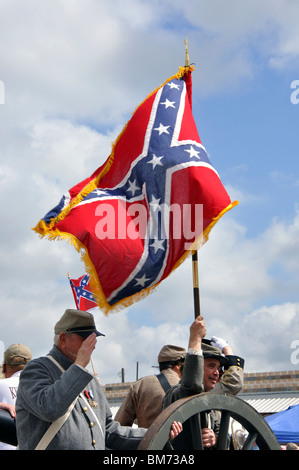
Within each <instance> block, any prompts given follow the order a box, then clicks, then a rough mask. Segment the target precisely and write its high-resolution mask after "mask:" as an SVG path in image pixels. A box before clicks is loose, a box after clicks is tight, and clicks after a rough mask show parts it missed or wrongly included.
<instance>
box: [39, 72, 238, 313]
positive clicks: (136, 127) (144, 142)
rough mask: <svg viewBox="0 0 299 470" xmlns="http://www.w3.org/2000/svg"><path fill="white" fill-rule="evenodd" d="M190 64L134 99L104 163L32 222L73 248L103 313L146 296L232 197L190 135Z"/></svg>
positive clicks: (203, 235) (196, 139)
mask: <svg viewBox="0 0 299 470" xmlns="http://www.w3.org/2000/svg"><path fill="white" fill-rule="evenodd" d="M192 70H193V67H181V68H180V69H179V72H178V73H177V74H176V75H174V76H173V77H171V78H169V79H168V80H166V82H165V83H164V84H163V85H161V86H160V87H159V88H158V89H156V90H155V91H154V92H152V93H151V94H150V95H149V96H148V97H147V98H146V99H145V101H143V102H142V103H141V104H140V105H139V106H138V108H137V109H136V111H135V112H134V114H133V115H132V118H131V119H130V120H129V122H128V123H127V124H126V126H125V127H124V129H123V131H122V132H121V134H120V135H119V137H118V138H117V140H116V142H115V143H114V144H113V146H112V152H111V155H110V156H109V157H108V159H107V160H106V162H105V163H104V164H103V165H102V166H101V167H100V168H98V169H97V170H96V171H95V172H94V173H93V174H92V175H91V176H90V177H89V178H87V179H85V180H84V181H82V182H80V183H79V184H77V185H76V186H74V187H73V188H71V189H70V190H69V191H68V192H67V193H66V194H65V195H64V196H63V197H62V199H61V201H60V203H59V204H58V205H57V206H56V207H55V208H54V209H52V210H51V211H50V212H48V214H47V215H46V216H45V217H44V218H43V219H42V220H41V221H40V222H39V223H38V225H37V226H36V227H35V229H34V230H36V231H37V232H38V233H39V234H40V235H41V236H48V237H49V238H50V239H53V238H65V239H68V240H69V241H71V242H72V243H73V244H74V246H75V247H76V249H77V250H78V251H80V252H81V254H82V258H83V260H84V262H85V266H86V271H87V272H88V274H89V275H90V286H91V289H92V291H93V293H94V296H95V299H96V300H97V302H98V305H99V306H100V308H101V309H102V310H103V311H104V312H105V313H108V312H109V311H111V310H112V309H113V310H116V309H118V308H122V307H126V306H128V305H130V304H131V303H133V302H135V301H136V300H139V299H140V298H141V297H143V296H144V295H146V294H148V293H149V292H150V291H151V290H152V289H153V288H155V287H156V286H157V285H158V284H159V283H160V282H161V281H163V280H164V279H165V278H166V277H167V276H168V275H169V274H170V273H171V272H172V271H173V270H174V269H175V268H176V267H177V266H178V265H179V264H180V263H181V262H182V261H183V260H184V259H185V258H186V256H187V255H188V254H189V253H190V251H191V250H194V249H197V248H198V247H199V246H200V245H201V244H202V243H203V242H204V241H206V240H207V237H208V233H209V231H210V230H211V228H212V226H213V225H214V224H215V223H216V222H217V220H219V218H220V217H221V216H222V215H223V214H224V213H225V212H226V211H228V210H229V209H230V208H231V207H233V206H234V205H235V204H237V202H234V203H232V202H231V200H230V197H229V195H228V194H227V192H226V190H225V189H224V187H223V185H222V183H221V180H220V178H219V176H218V174H217V172H216V170H215V169H214V167H213V166H212V164H211V162H210V160H209V158H208V155H207V152H206V150H205V148H204V146H203V145H202V142H201V140H200V137H199V135H198V131H197V128H196V124H195V121H194V118H193V115H192V96H191V94H192V92H191V72H192Z"/></svg>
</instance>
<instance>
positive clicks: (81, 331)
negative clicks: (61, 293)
mask: <svg viewBox="0 0 299 470" xmlns="http://www.w3.org/2000/svg"><path fill="white" fill-rule="evenodd" d="M63 332H64V333H77V334H78V335H80V336H82V337H83V338H87V337H88V336H89V335H91V334H92V333H95V334H96V335H97V336H105V335H104V334H103V333H100V332H99V331H98V330H97V329H96V325H95V322H94V318H93V315H92V314H91V313H90V312H85V311H83V310H75V309H71V308H68V309H67V310H66V311H65V312H64V314H63V315H62V317H61V318H60V320H59V321H58V322H57V323H56V325H55V327H54V333H55V334H56V335H59V334H60V333H63Z"/></svg>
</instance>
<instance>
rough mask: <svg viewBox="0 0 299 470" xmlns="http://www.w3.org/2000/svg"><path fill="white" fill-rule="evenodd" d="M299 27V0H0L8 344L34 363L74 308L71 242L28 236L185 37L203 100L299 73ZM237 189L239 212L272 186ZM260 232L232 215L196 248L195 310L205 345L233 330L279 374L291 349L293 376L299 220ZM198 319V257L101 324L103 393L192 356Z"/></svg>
mask: <svg viewBox="0 0 299 470" xmlns="http://www.w3.org/2000/svg"><path fill="white" fill-rule="evenodd" d="M115 4H116V6H115ZM286 5H287V6H286ZM215 12H217V14H215ZM297 18H298V4H297V3H296V2H285V1H281V0H278V1H277V2H275V3H274V4H273V2H272V1H271V2H270V1H268V0H267V1H265V2H260V1H257V0H254V1H251V2H239V1H238V2H236V1H235V2H234V1H232V0H231V1H229V2H226V3H225V6H224V3H223V2H222V1H220V0H219V1H216V0H215V1H202V2H200V4H199V2H198V1H188V2H181V1H176V0H172V1H169V0H163V1H158V0H153V1H152V2H142V1H138V0H130V1H128V2H121V1H118V2H105V1H96V0H86V1H84V2H82V1H79V0H74V1H72V2H68V3H66V2H65V1H62V0H53V1H51V3H50V2H47V1H44V2H36V1H33V0H23V1H22V2H18V1H16V0H9V1H8V0H4V1H2V2H1V5H0V26H1V37H2V40H1V41H2V42H1V51H0V60H1V71H0V81H1V82H3V83H4V85H5V105H1V106H0V119H1V125H0V141H1V162H0V182H1V185H0V196H1V200H2V201H4V203H3V204H2V206H1V235H0V239H1V244H0V259H1V273H0V278H1V298H2V304H1V310H2V313H1V332H2V333H1V338H0V340H1V341H3V342H4V343H5V345H8V344H11V343H13V342H25V343H28V345H29V346H30V347H31V348H32V350H33V352H34V355H40V354H45V353H47V352H48V349H49V348H50V347H51V344H52V336H53V334H52V332H53V326H54V323H55V322H56V321H57V319H58V318H59V316H60V315H61V314H62V313H63V311H64V309H65V308H67V307H69V306H73V305H74V304H73V298H72V294H71V290H70V288H69V285H68V281H67V276H66V275H67V272H68V271H69V272H70V273H71V276H72V277H79V276H80V275H81V274H82V271H83V265H82V263H81V261H80V255H79V254H78V253H76V252H75V250H74V248H73V247H72V246H69V245H68V244H67V243H65V242H61V243H58V242H51V243H50V242H49V241H47V240H39V239H38V237H37V235H36V234H35V233H33V232H32V231H31V227H32V226H33V225H35V224H36V223H37V222H38V220H39V219H40V218H41V217H43V216H44V214H45V213H46V212H47V211H48V210H49V209H51V208H52V207H53V206H54V205H55V204H57V203H58V201H59V199H60V197H61V196H62V194H63V193H64V192H65V190H66V189H68V188H70V187H71V186H72V185H74V184H76V183H77V182H79V181H80V180H82V179H83V178H85V177H87V176H89V175H90V174H91V173H92V172H93V171H94V170H95V169H96V168H97V167H98V166H100V165H101V164H102V163H103V162H104V161H105V160H106V158H107V157H108V155H109V153H110V150H111V141H113V140H114V139H115V137H116V136H117V135H118V133H119V132H120V131H121V129H122V127H123V125H124V124H125V122H126V120H127V119H128V118H129V117H130V112H132V111H133V110H134V109H135V107H136V106H137V105H138V103H139V102H140V101H142V100H143V99H144V98H145V96H146V95H147V94H148V93H149V92H150V91H151V90H153V89H154V88H155V87H156V86H158V85H159V84H160V83H162V82H163V81H164V80H165V78H167V77H168V76H169V75H171V74H173V73H175V72H176V71H177V68H178V66H179V65H181V64H182V63H183V61H184V44H183V40H184V39H185V37H186V36H188V38H189V43H190V57H191V61H192V62H193V61H194V62H196V66H197V68H198V69H199V74H198V75H197V78H196V80H194V92H195V93H198V89H199V87H200V90H201V93H202V94H205V95H207V94H209V93H212V94H213V95H216V94H220V93H223V90H232V89H234V87H235V85H236V84H238V85H240V84H241V85H242V80H243V79H246V80H247V79H249V80H250V79H251V78H252V77H256V74H257V73H258V72H259V71H260V69H261V67H266V66H267V65H269V66H270V67H275V68H276V69H279V70H280V71H282V70H283V69H284V68H287V67H291V66H292V60H293V59H294V58H295V57H297V58H298V53H299V51H298V28H297V23H296V20H297ZM296 63H297V62H296ZM261 64H262V65H261ZM292 78H293V79H294V78H296V77H295V76H294V77H292ZM274 137H276V136H274ZM242 163H243V162H242ZM240 164H241V163H240ZM249 164H251V162H248V163H247V162H246V165H245V162H244V163H243V165H244V168H246V169H247V171H249V170H250V166H249ZM227 175H228V176H227V178H228V180H229V176H230V173H229V168H228V171H227ZM294 181H295V176H294ZM228 189H229V192H230V194H231V195H232V197H233V198H237V199H240V204H243V206H244V211H245V210H246V207H252V205H253V204H257V203H259V201H260V198H263V197H264V192H263V191H262V190H261V191H260V193H259V194H260V196H258V197H257V196H256V195H252V194H248V193H246V192H245V191H244V189H243V188H242V187H234V188H232V186H231V185H230V186H228ZM295 202H298V201H295ZM292 203H293V201H292ZM290 204H291V203H290ZM243 206H242V207H243ZM245 206H246V207H245ZM267 220H268V219H267ZM250 223H254V221H253V222H252V221H250ZM265 224H267V221H265ZM256 232H257V233H258V235H257V236H256V237H255V238H250V237H249V235H248V230H247V226H246V225H242V224H241V223H240V222H238V221H237V217H236V216H235V215H234V212H233V211H232V212H231V213H230V214H228V215H226V216H224V218H223V219H222V220H221V221H220V222H219V223H218V224H217V225H216V227H215V228H214V229H213V231H212V233H211V236H210V240H209V241H208V243H207V244H206V245H205V246H204V247H203V248H202V249H201V250H200V252H199V260H200V262H199V274H200V293H201V308H202V312H203V314H204V315H205V318H206V321H207V326H208V334H218V335H219V336H221V335H222V334H223V335H224V334H226V335H227V337H228V339H229V340H230V341H231V342H232V343H233V345H234V347H236V349H237V351H236V352H238V353H240V354H241V355H242V354H243V355H244V356H246V357H245V359H246V361H247V363H248V364H249V365H250V367H251V368H253V370H254V368H257V369H266V368H268V367H272V365H273V360H272V359H273V357H274V351H273V345H275V346H276V345H278V347H277V351H280V350H282V354H281V357H280V358H278V357H277V355H276V356H275V357H276V361H277V362H276V363H275V364H276V365H277V368H278V366H279V367H280V366H281V367H284V368H286V367H287V366H288V365H289V359H288V353H287V351H288V347H289V341H290V339H291V338H294V339H295V336H296V334H297V333H296V330H295V328H294V325H295V326H296V325H298V302H297V299H298V294H297V286H298V268H297V266H298V262H299V259H298V253H299V250H298V248H299V247H298V240H299V237H298V235H299V233H298V232H299V216H298V214H297V213H296V214H295V215H294V216H293V219H292V220H290V219H288V220H287V219H286V220H281V219H277V220H273V221H271V223H268V229H267V230H264V231H263V232H262V233H260V232H261V230H259V229H258V227H257V230H256ZM264 305H265V306H266V307H261V306H264ZM193 315H194V314H193V295H192V268H191V260H190V259H189V260H186V262H185V263H184V264H183V265H182V266H181V267H180V268H179V269H178V270H177V271H176V272H175V273H173V274H172V275H171V276H170V277H169V279H167V280H165V281H164V282H163V283H162V284H161V286H159V287H158V289H157V290H156V292H155V293H154V294H153V295H151V296H150V297H148V298H147V299H145V300H143V301H142V302H140V303H139V304H136V305H135V306H133V307H132V308H130V309H129V310H128V311H126V312H120V313H117V314H113V315H112V316H109V317H105V316H103V315H102V314H101V313H99V314H98V315H97V320H98V322H99V325H100V328H101V329H102V330H103V331H104V333H106V334H107V336H106V338H101V339H99V344H98V348H97V351H96V352H95V364H96V366H97V368H98V371H99V374H100V376H101V377H103V379H104V382H106V381H109V382H110V381H115V380H116V381H117V379H118V376H117V372H119V371H120V369H121V368H122V367H124V368H125V369H126V371H127V379H128V380H129V379H134V376H135V364H136V361H140V374H142V375H144V374H146V373H151V372H152V371H153V369H152V368H151V366H152V365H154V364H156V357H157V353H158V351H159V349H160V347H161V346H162V345H163V344H164V343H170V342H172V343H178V344H182V345H184V346H186V344H187V338H188V329H189V323H190V322H191V321H192V318H193ZM281 318H285V320H284V322H283V326H282V327H281V329H280V328H279V327H278V324H279V321H281V320H280V319H281ZM296 321H297V323H296ZM269 324H270V326H271V327H269ZM263 331H264V333H265V334H266V341H265V340H264V341H263V342H262V339H263V338H264V336H263ZM280 332H281V333H282V335H281V337H280V336H279V333H280ZM249 333H250V334H249ZM297 336H298V334H297ZM247 337H249V339H248V341H249V342H246V340H247ZM280 345H281V347H280ZM260 349H262V352H263V357H262V358H261V357H260V355H259V350H260Z"/></svg>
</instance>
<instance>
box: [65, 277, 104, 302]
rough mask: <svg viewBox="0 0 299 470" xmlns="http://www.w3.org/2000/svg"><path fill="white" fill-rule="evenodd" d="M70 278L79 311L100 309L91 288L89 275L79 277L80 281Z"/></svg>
mask: <svg viewBox="0 0 299 470" xmlns="http://www.w3.org/2000/svg"><path fill="white" fill-rule="evenodd" d="M68 278H69V281H70V285H71V289H72V292H73V295H74V299H75V304H76V306H77V309H78V310H85V311H86V310H90V309H92V308H95V307H98V304H97V302H96V301H95V298H94V295H93V293H92V291H91V289H90V286H89V276H88V274H85V275H84V276H81V277H79V279H71V278H70V276H68Z"/></svg>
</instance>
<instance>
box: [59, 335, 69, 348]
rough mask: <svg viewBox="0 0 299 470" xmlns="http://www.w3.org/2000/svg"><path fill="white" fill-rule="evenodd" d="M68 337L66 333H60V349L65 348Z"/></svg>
mask: <svg viewBox="0 0 299 470" xmlns="http://www.w3.org/2000/svg"><path fill="white" fill-rule="evenodd" d="M66 339H67V335H66V333H60V335H59V340H58V346H59V349H61V350H64V348H65V345H66Z"/></svg>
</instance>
